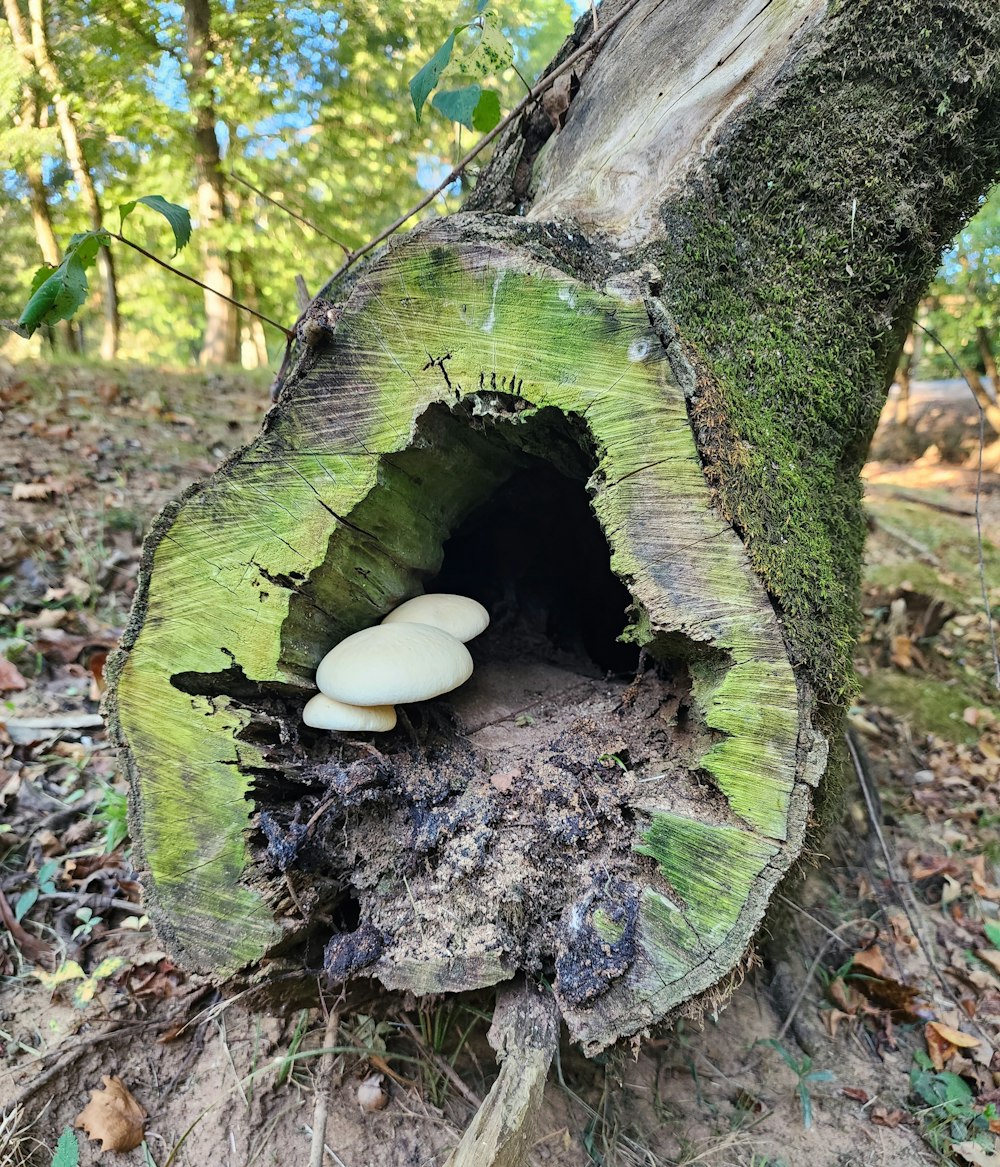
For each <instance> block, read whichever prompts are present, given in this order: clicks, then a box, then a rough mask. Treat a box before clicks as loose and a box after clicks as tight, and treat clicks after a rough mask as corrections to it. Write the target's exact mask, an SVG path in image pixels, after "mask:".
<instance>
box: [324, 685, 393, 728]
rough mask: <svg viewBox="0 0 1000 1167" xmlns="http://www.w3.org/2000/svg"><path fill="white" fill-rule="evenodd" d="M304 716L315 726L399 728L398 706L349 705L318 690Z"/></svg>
mask: <svg viewBox="0 0 1000 1167" xmlns="http://www.w3.org/2000/svg"><path fill="white" fill-rule="evenodd" d="M302 720H303V721H304V722H305V723H306V725H311V726H312V727H313V729H339V730H344V731H353V732H355V733H386V732H388V731H389V730H390V729H395V728H396V710H395V709H394V708H393V706H392V705H348V704H347V703H346V702H344V701H335V700H334V699H333V698H332V697H328V696H327V695H326V694H325V693H317V694H316V696H315V697H310V698H309V700H308V701H307V702H306V705H305V708H304V709H303V710H302Z"/></svg>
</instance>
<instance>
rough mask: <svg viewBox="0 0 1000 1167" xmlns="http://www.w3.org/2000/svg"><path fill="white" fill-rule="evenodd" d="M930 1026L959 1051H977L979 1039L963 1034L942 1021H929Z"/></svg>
mask: <svg viewBox="0 0 1000 1167" xmlns="http://www.w3.org/2000/svg"><path fill="white" fill-rule="evenodd" d="M927 1024H928V1026H929V1027H930V1028H931V1029H933V1030H935V1031H936V1032H937V1033H938V1034H939V1035H940V1036H941V1037H943V1038H944V1040H945V1041H947V1042H950V1043H951V1044H952V1045H954V1046H957V1047H958V1048H959V1049H975V1048H976V1047H977V1046H978V1045H979V1038H978V1037H972V1036H971V1035H970V1034H968V1033H963V1032H962V1031H961V1030H960V1029H952V1027H951V1026H950V1025H945V1024H944V1023H943V1022H941V1021H928V1023H927Z"/></svg>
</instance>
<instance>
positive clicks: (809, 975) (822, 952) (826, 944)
mask: <svg viewBox="0 0 1000 1167" xmlns="http://www.w3.org/2000/svg"><path fill="white" fill-rule="evenodd" d="M776 898H777V899H779V900H781V902H782V903H783V904H786V905H787V906H788V907H790V908H794V909H795V911H797V912H801V913H802V914H803V915H804V916H805V917H806V918H807V919H809V920H811V921H812V922H813V923H814V924H816V925H818V926H819V927H820V928H822V929H823V930H824V931H825V932H826V933H827V936H826V939H825V940H824V941H823V943H822V944H821V945H820V946H819V951H818V952H817V953H816V955H815V956H814V957H813V960H812V963H811V964H810V965H809V968H808V970H807V971H806V975H805V979H804V980H803V981H802V988H801V989H799V991H798V993H797V995H796V997H795V1000H794V1001H793V1002H792V1006H791V1008H790V1009H789V1010H788V1016H787V1017H786V1018H785V1020H784V1021H783V1022H782V1023H781V1028H780V1029H779V1030H778V1034H777V1037H776V1038H775V1040H776V1041H782V1040H783V1039H784V1036H785V1034H786V1033H787V1032H788V1028H789V1026H790V1025H791V1024H792V1022H793V1021H794V1020H795V1017H796V1015H797V1014H798V1011H799V1009H801V1008H802V1002H803V1001H804V1000H805V997H806V993H807V992H808V991H809V985H810V984H811V983H812V979H813V977H814V976H815V975H816V970H817V969H818V968H819V965H820V961H821V960H822V959H823V957H824V956H826V954H827V951H828V950H829V949H830V947H831V945H833V944H834V943H835V942H839V941H841V940H842V939H843V937H842V936H841V935H840V933H841V932H842V931H844V929H846V928H857V927H859V926H863V925H868V926H869V927H874V928H875V929H876V935H877V929H878V925H877V924H873V923H872V921H871V920H868V919H865V918H864V917H861V918H859V919H857V920H845V921H844V923H843V924H838V925H837V927H836V928H827V926H826V925H825V924H824V923H823V922H822V921H821V920H817V919H816V917H815V916H814V915H812V913H810V912H807V911H806V910H805V908H803V907H802V906H801V905H800V904H796V903H793V902H792V901H791V900H790V899H787V898H786V897H785V896H783V895H781V894H779V895H778V896H776Z"/></svg>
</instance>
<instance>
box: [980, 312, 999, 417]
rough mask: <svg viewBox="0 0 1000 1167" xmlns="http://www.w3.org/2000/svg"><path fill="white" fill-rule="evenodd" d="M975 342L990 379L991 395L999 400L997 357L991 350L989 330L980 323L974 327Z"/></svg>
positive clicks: (991, 343)
mask: <svg viewBox="0 0 1000 1167" xmlns="http://www.w3.org/2000/svg"><path fill="white" fill-rule="evenodd" d="M976 344H977V345H978V346H979V355H980V356H981V357H982V359H983V369H984V370H985V372H986V376H987V377H989V379H990V386H991V387H992V389H993V396H994V398H995V399H996V400H997V401H1000V380H997V359H996V355H995V354H994V352H993V341H992V338H991V337H990V330H989V329H988V328H984V327H983V325H981V324H980V325H979V327H978V328H977V329H976Z"/></svg>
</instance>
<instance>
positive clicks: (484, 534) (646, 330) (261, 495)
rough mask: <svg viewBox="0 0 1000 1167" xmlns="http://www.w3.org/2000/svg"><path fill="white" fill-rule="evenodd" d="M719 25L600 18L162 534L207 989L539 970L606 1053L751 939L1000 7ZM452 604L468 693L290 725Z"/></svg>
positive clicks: (840, 674)
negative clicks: (381, 731)
mask: <svg viewBox="0 0 1000 1167" xmlns="http://www.w3.org/2000/svg"><path fill="white" fill-rule="evenodd" d="M696 7H697V13H696V16H697V19H696V18H695V15H693V13H694V10H689V8H685V7H684V6H676V5H662V4H659V3H656V2H655V0H642V2H641V3H639V4H637V5H635V6H634V7H632V8H629V9H628V11H627V13H626V15H627V19H623V20H622V21H621V22H620V24H617V25H616V24H614V23H613V20H612V19H609V18H612V17H613V14H614V13H615V12H617V11H620V10H621V9H622V8H623V4H622V3H619V2H617V0H609V3H607V4H605V5H603V6H602V9H601V11H602V13H604V14H605V17H604V19H605V21H606V22H605V24H604V25H603V27H605V28H612V29H613V32H612V33H610V34H609V35H608V37H607V38H606V40H605V41H602V42H601V43H600V45H599V46H598V48H597V49H596V50H595V51H594V52H593V53H590V54H589V55H588V56H587V57H586V59H585V60H582V61H581V63H580V65H579V68H578V76H577V78H576V81H577V85H578V88H577V89H574V88H573V86H572V85H571V86H570V96H571V98H572V100H573V104H572V105H571V106H570V109H569V113H568V115H566V117H565V119H562V115H560V120H558V122H553V121H552V119H551V118H549V116H548V114H546V113H545V111H544V109H542V108H538V109H532V110H529V111H528V112H527V113H526V115H525V118H524V120H523V122H522V123H520V124H519V125H517V126H516V127H514V128H513V129H512V130H511V132H510V133H509V134H508V135H507V136H506V137H505V139H504V140H503V141H502V142H501V143H500V145H499V148H498V150H497V154H496V156H495V159H494V161H493V163H492V164H491V167H490V169H489V171H488V172H487V174H486V175H485V176H484V178H483V180H482V181H481V183H480V185H479V188H478V190H477V194H476V196H475V197H476V200H477V203H476V206H477V209H480V208H482V209H483V210H482V213H475V214H464V215H460V216H454V217H452V218H451V219H449V220H445V221H442V222H439V223H437V224H434V225H432V226H427V227H423V228H421V229H419V230H418V231H416V232H414V233H413V234H411V235H410V236H409V237H408V238H406V239H403V240H400V241H398V242H396V243H394V244H393V245H391V246H389V247H388V248H386V249H385V250H384V251H383V252H382V253H381V254H380V255H379V256H378V258H377V259H376V260H375V261H374V262H373V263H371V264H370V265H369V266H368V267H367V268H366V269H365V270H364V271H363V273H362V274H361V275H360V276H359V277H357V278H356V279H355V281H354V283H353V284H352V285H351V286H350V288H349V289H345V288H340V289H328V290H327V292H326V294H324V295H322V296H321V297H320V298H319V299H317V301H316V302H315V303H314V304H313V305H312V307H311V308H310V310H309V312H308V313H307V314H306V317H305V318H304V319H303V321H302V322H301V326H300V329H299V336H300V342H301V343H300V344H298V345H297V347H296V350H295V359H294V362H293V364H292V366H291V368H290V370H289V372H288V375H287V376H286V377H285V379H284V383H283V389H282V393H281V396H280V399H279V401H278V403H277V404H276V406H275V408H274V409H273V410H272V411H271V413H270V414H269V415H268V417H267V419H266V421H265V424H264V428H263V432H262V434H261V436H260V437H259V438H258V439H257V440H256V441H255V442H254V443H253V444H252V445H251V446H249V447H248V448H247V449H246V450H244V451H242V452H240V453H239V454H237V455H236V456H234V457H233V458H232V459H230V460H229V461H228V462H227V463H226V464H225V465H224V466H222V467H221V468H220V469H219V471H218V472H217V473H216V474H215V475H213V477H212V478H211V479H209V480H208V481H207V482H206V483H202V484H199V485H197V486H195V487H193V488H192V489H191V490H189V491H188V492H187V493H186V494H185V495H184V496H183V497H182V498H181V499H179V500H178V501H177V502H176V503H174V504H172V505H171V506H169V507H168V508H167V509H166V510H165V511H164V513H163V514H162V515H161V516H160V518H159V519H158V521H157V522H156V524H155V526H154V529H153V531H152V533H151V535H150V537H149V540H148V541H147V545H146V548H145V551H144V556H143V562H142V571H141V576H140V584H139V589H138V592H137V597H136V603H135V608H134V611H133V615H132V618H131V621H130V623H129V626H128V629H127V631H126V633H125V636H124V638H123V642H122V648H121V652H120V653H119V654H118V656H117V657H116V659H115V661H114V662H113V664H112V666H111V667H110V676H111V678H112V688H111V695H110V698H109V705H108V709H109V714H110V721H111V725H112V728H113V731H114V733H115V736H116V739H117V741H118V743H119V744H120V746H121V747H122V751H123V757H124V759H125V765H126V768H127V771H128V775H129V779H130V782H131V786H132V796H133V797H132V802H131V816H132V818H131V822H132V835H133V839H134V841H135V844H136V850H137V855H138V856H139V858H140V862H141V863H142V864H143V866H144V868H145V875H144V879H145V886H146V892H147V900H148V903H149V911H150V914H151V916H152V917H153V919H154V921H155V923H156V926H157V928H158V930H159V932H160V934H161V936H162V937H163V939H164V941H165V943H166V944H167V945H168V946H169V948H170V950H171V951H172V953H173V954H174V955H175V957H176V958H177V959H178V960H180V961H182V962H183V963H184V964H185V965H187V966H188V967H190V968H195V969H199V970H203V971H207V972H212V973H217V974H223V973H227V972H231V971H233V970H236V969H239V968H243V967H245V966H254V967H255V968H257V969H258V970H263V971H265V972H266V971H267V970H268V969H272V970H273V969H276V968H284V967H288V966H289V965H291V966H293V967H299V968H303V967H304V968H310V969H316V968H319V967H321V966H322V967H324V968H325V969H326V972H327V974H328V976H329V977H330V978H331V979H332V980H334V981H338V982H340V981H347V980H350V979H351V978H354V977H374V978H377V980H379V981H380V982H381V983H382V984H383V985H384V986H386V987H387V988H388V989H393V990H406V991H409V992H412V993H416V994H427V993H437V992H458V991H461V990H465V989H472V988H482V987H484V986H490V985H495V984H498V983H500V982H504V981H507V980H511V979H513V978H514V977H515V976H517V975H519V974H524V975H526V976H527V977H528V978H530V979H534V980H536V981H543V982H548V983H550V984H551V986H552V992H553V994H554V997H555V1001H556V1003H557V1005H558V1008H559V1011H560V1013H561V1015H562V1017H563V1019H564V1020H565V1022H566V1024H567V1026H568V1028H569V1032H570V1034H571V1035H572V1037H573V1038H574V1039H575V1040H577V1041H578V1042H580V1043H581V1044H582V1046H583V1048H584V1049H585V1050H586V1051H587V1052H588V1053H591V1054H593V1053H596V1052H598V1051H600V1050H602V1049H604V1048H606V1047H607V1046H609V1045H610V1044H612V1043H613V1042H615V1041H617V1040H619V1039H621V1038H629V1037H633V1036H635V1035H637V1034H641V1033H642V1032H644V1031H645V1030H646V1029H647V1028H648V1027H649V1026H651V1025H653V1024H655V1023H656V1022H658V1021H660V1020H661V1019H663V1018H664V1017H667V1016H669V1015H670V1014H671V1013H672V1012H673V1011H675V1010H677V1009H678V1008H680V1007H682V1006H683V1005H684V1004H685V1002H689V1001H691V1000H692V999H693V998H697V997H699V996H701V995H704V994H706V993H708V992H710V991H712V990H714V989H715V987H716V986H721V988H720V992H721V993H723V994H724V991H725V984H726V981H727V978H730V977H731V975H732V974H733V972H734V970H738V968H739V965H740V962H741V961H742V960H743V959H744V955H745V953H746V951H747V948H748V945H749V943H750V941H751V938H752V936H753V933H754V930H755V928H756V927H757V926H758V924H759V922H760V920H761V918H762V915H763V913H764V910H765V908H766V906H767V903H768V900H769V898H770V896H771V894H772V892H773V889H774V887H775V885H776V883H777V882H778V880H779V879H780V878H781V877H782V875H783V874H784V873H785V872H786V871H787V870H788V868H789V866H790V864H791V863H792V862H793V861H794V859H795V857H796V856H797V855H798V853H799V851H800V849H801V846H802V840H803V834H804V830H805V825H806V821H807V817H808V815H809V808H810V788H811V787H812V786H814V785H815V784H816V782H817V781H818V779H819V777H820V775H821V774H822V772H823V769H824V767H825V761H826V755H827V740H826V737H827V736H828V735H829V733H830V731H831V730H832V729H834V728H835V727H836V723H837V716H838V712H839V710H840V708H841V707H842V705H843V703H844V701H845V699H846V697H847V695H848V694H849V693H850V691H851V681H850V648H851V635H852V631H853V628H854V627H855V623H856V618H857V611H856V608H857V605H856V595H857V585H858V578H859V568H860V554H861V548H862V545H863V535H864V524H863V516H862V512H861V508H860V489H859V484H858V469H859V466H860V464H861V461H862V459H863V456H864V451H865V447H866V444H867V441H868V439H869V437H870V435H871V432H872V431H873V429H874V425H875V421H876V419H877V416H878V412H879V409H880V406H881V403H882V401H883V399H884V394H885V388H886V383H887V374H888V372H889V371H890V370H891V369H892V368H893V367H894V364H895V357H896V352H897V350H898V345H899V342H900V340H901V338H902V332H903V329H902V327H901V325H902V323H903V322H905V319H906V316H907V312H908V311H909V309H910V307H911V306H912V304H913V303H914V302H915V301H916V297H917V296H918V294H919V292H920V290H921V288H922V287H923V286H925V284H926V282H927V280H928V278H929V277H930V275H931V273H932V272H933V269H934V263H935V257H936V255H937V254H938V253H939V251H940V247H941V246H942V244H943V243H944V242H945V241H946V240H947V239H948V238H950V237H951V235H952V234H953V233H954V230H955V228H956V226H957V224H958V222H959V221H960V219H961V216H962V215H963V214H967V213H968V212H969V211H970V210H971V209H972V208H973V207H974V205H975V200H976V197H977V195H978V194H979V193H980V192H981V191H982V189H983V188H984V186H985V185H986V183H987V182H988V181H989V176H990V175H993V174H995V173H996V167H997V165H1000V146H998V143H1000V137H998V136H997V134H996V132H995V130H996V125H997V123H998V121H1000V67H998V65H997V62H998V61H1000V54H998V53H997V52H996V49H997V48H998V47H1000V17H998V14H997V9H996V5H995V3H993V0H948V2H947V3H945V4H944V5H943V6H942V5H941V4H935V5H931V4H929V3H923V0H920V3H918V5H917V9H919V11H917V10H915V9H912V6H911V7H910V8H907V9H906V11H905V12H904V11H903V10H900V9H898V8H897V7H896V6H894V5H892V4H890V3H889V2H888V0H865V2H864V3H861V4H859V5H852V6H842V5H841V6H831V7H829V8H827V7H826V6H824V5H823V4H821V3H820V2H819V0H791V2H790V3H788V4H782V5H770V4H765V5H764V7H763V8H760V6H759V5H756V4H749V3H746V2H744V0H701V3H699V5H698V6H696ZM590 20H591V17H590V14H589V13H588V14H587V15H586V17H585V18H583V20H582V21H581V23H580V24H579V25H578V29H577V32H576V34H575V40H574V41H573V43H571V44H570V45H569V46H568V47H567V49H566V50H565V51H564V56H565V54H566V53H569V52H572V51H573V49H574V47H575V45H578V44H580V43H581V40H582V38H584V37H585V36H587V35H589V34H588V33H587V31H586V30H587V28H588V27H589V26H590V25H589V22H590ZM928 29H931V30H933V36H925V31H926V30H928ZM876 46H877V53H876ZM878 54H881V55H878ZM557 60H558V58H557ZM876 61H877V62H878V68H877V69H876V68H875V67H874V62H876ZM664 62H666V64H664ZM887 71H888V72H891V73H892V76H893V78H894V83H893V85H892V86H891V87H889V88H888V89H887V88H886V87H885V86H884V85H881V84H877V83H875V81H873V78H876V77H878V78H880V77H882V76H884V75H885V74H886V72H887ZM574 94H576V96H573V95H574ZM942 94H947V96H948V105H947V109H948V111H949V112H948V117H947V118H943V115H942V110H943V109H945V108H946V107H945V105H943V104H942V99H941V95H942ZM563 120H564V121H565V125H564V126H563V128H562V129H560V130H559V132H558V135H557V136H556V137H555V138H554V139H553V138H552V136H553V134H555V132H556V125H557V124H558V125H563ZM550 139H552V140H551V141H550ZM912 142H919V143H920V148H919V150H916V149H913V148H911V143H912ZM887 159H891V160H892V163H893V164H892V165H891V166H889V165H888V164H887ZM928 168H936V173H937V175H938V181H936V182H935V183H928V181H927V173H928ZM490 208H492V209H493V210H502V211H505V212H507V213H505V214H491V213H488V211H489V209H490ZM334 297H336V300H335V301H334ZM734 527H735V528H736V529H738V531H739V535H737V534H736V531H735V530H734ZM425 589H426V590H437V591H458V592H462V593H464V594H467V595H470V596H473V597H475V598H476V599H479V600H480V601H481V602H483V603H484V604H485V605H486V606H487V607H488V608H489V609H490V611H491V613H492V617H493V622H492V625H491V627H490V629H489V630H488V632H487V633H486V634H485V635H484V636H483V637H482V638H480V639H479V640H477V641H474V642H473V643H472V645H471V649H472V653H473V656H474V658H475V661H476V671H475V673H474V675H473V678H472V680H471V681H470V682H469V683H468V685H467V686H465V687H464V688H462V689H459V690H457V691H456V692H454V693H452V694H449V695H447V696H446V697H442V698H439V699H437V700H435V701H433V702H430V703H427V704H425V705H421V706H415V707H413V708H411V710H410V711H409V715H408V717H407V718H406V719H405V720H404V722H403V724H402V725H401V726H400V728H398V729H397V730H396V731H394V732H393V733H392V734H390V735H385V736H384V737H378V738H375V739H371V740H369V739H364V738H359V737H353V738H333V737H331V736H329V735H325V734H322V733H318V732H316V731H313V730H309V729H307V728H306V727H305V726H304V725H303V724H302V722H301V710H302V707H303V705H304V703H305V701H306V700H307V698H308V697H309V696H310V695H311V694H312V692H313V691H314V690H313V674H314V671H315V668H316V665H317V663H318V662H319V660H320V659H321V658H322V656H323V655H324V654H325V653H326V652H327V650H328V649H329V648H330V647H331V646H333V645H334V644H335V643H337V642H338V641H339V640H341V639H342V638H343V637H345V636H347V635H349V634H350V633H353V632H355V631H357V630H359V629H361V628H364V627H367V626H369V625H372V624H375V623H377V622H378V621H379V620H380V619H381V618H382V617H383V616H384V615H385V614H386V613H387V612H388V611H390V610H391V609H392V608H394V607H395V606H396V605H398V604H399V603H400V602H402V601H403V600H405V599H407V598H409V597H411V596H413V595H415V594H418V593H419V592H421V591H422V590H425ZM779 613H780V616H779ZM820 718H822V722H821V724H820ZM820 729H824V730H825V731H826V732H825V734H824V733H822V732H820ZM514 1044H515V1045H516V1043H514ZM537 1064H538V1065H540V1064H541V1062H540V1061H538V1062H537ZM536 1076H537V1075H536ZM510 1079H511V1074H508V1076H507V1080H508V1084H509V1081H510ZM533 1105H534V1103H533V1102H532V1103H531V1105H528V1104H527V1103H525V1105H524V1113H525V1114H527V1113H528V1112H529V1111H530V1110H531V1109H532V1107H533ZM505 1137H506V1136H505ZM507 1141H508V1142H509V1140H507ZM515 1141H516V1140H515ZM511 1145H513V1144H511Z"/></svg>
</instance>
